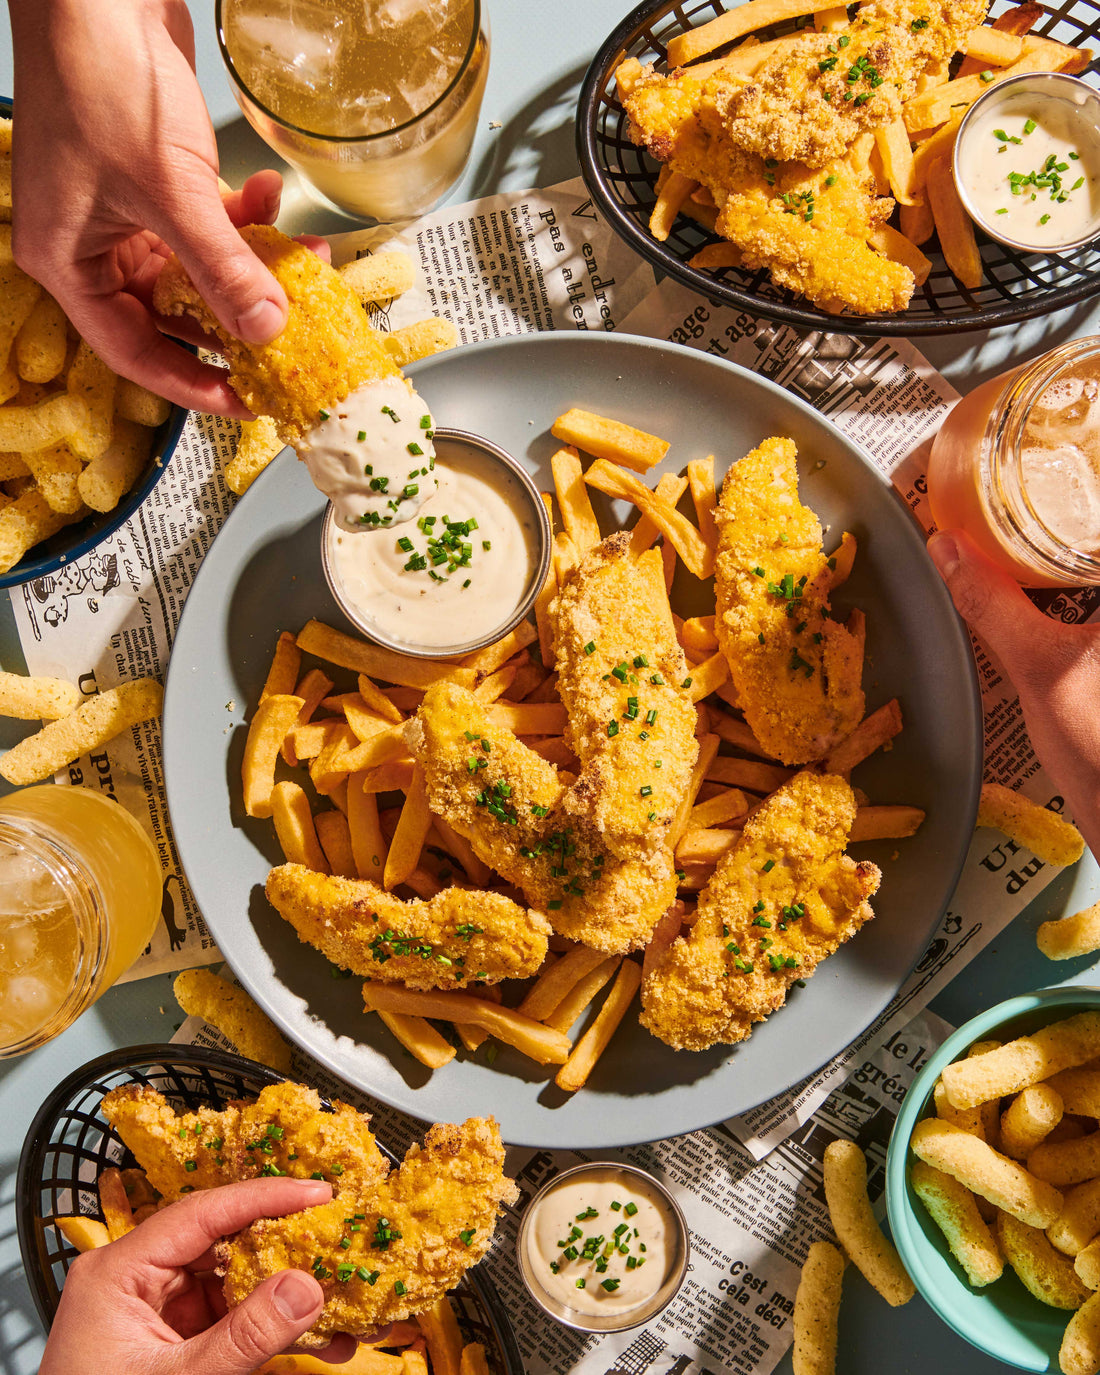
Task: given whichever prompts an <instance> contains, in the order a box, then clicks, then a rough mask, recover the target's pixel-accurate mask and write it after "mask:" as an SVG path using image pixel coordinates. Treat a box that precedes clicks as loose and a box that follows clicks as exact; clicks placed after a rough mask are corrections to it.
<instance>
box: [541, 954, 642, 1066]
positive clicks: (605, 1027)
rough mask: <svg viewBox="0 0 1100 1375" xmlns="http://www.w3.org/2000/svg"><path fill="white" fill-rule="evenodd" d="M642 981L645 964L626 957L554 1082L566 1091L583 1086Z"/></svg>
mask: <svg viewBox="0 0 1100 1375" xmlns="http://www.w3.org/2000/svg"><path fill="white" fill-rule="evenodd" d="M641 982H642V967H641V965H640V964H638V963H637V962H636V961H634V960H624V961H623V962H622V964H621V965H620V966H619V972H618V974H617V975H616V976H615V982H614V983H613V984H612V985H611V992H610V993H608V995H607V997H606V998H605V999H604V1004H603V1006H602V1007H601V1008H600V1010H599V1012H598V1013H597V1014H596V1018H595V1021H593V1023H592V1025H591V1026H590V1027H589V1028H588V1030H587V1031H586V1032H585V1033H584V1035H583V1036H582V1037H581V1039H580V1040H579V1041H578V1042H577V1044H576V1045H575V1046H574V1047H573V1050H572V1053H571V1054H570V1055H569V1058H568V1059H567V1061H566V1062H565V1064H564V1065H562V1067H561V1069H560V1070H558V1072H557V1074H556V1075H555V1076H554V1083H555V1084H557V1086H558V1088H559V1089H563V1090H564V1091H565V1092H566V1093H576V1091H577V1090H578V1089H582V1088H584V1086H585V1084H586V1083H587V1082H588V1077H589V1075H590V1074H591V1073H592V1071H593V1070H594V1069H595V1067H596V1061H597V1060H598V1059H599V1058H600V1056H601V1055H602V1054H603V1053H604V1051H605V1050H606V1049H607V1043H608V1042H609V1041H610V1040H611V1037H612V1036H613V1035H614V1034H615V1031H616V1029H617V1027H618V1025H619V1023H620V1022H621V1021H622V1019H623V1018H624V1017H625V1016H626V1012H627V1008H628V1007H629V1006H630V1004H631V1003H632V1002H633V1001H634V995H635V994H636V993H637V991H638V988H639V986H640V984H641Z"/></svg>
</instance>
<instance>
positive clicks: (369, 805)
mask: <svg viewBox="0 0 1100 1375" xmlns="http://www.w3.org/2000/svg"><path fill="white" fill-rule="evenodd" d="M363 783H364V777H363V775H362V774H361V773H353V774H352V775H351V777H350V779H349V780H348V831H349V832H350V835H351V853H352V857H353V858H354V860H355V871H356V873H357V874H358V875H359V877H360V878H369V879H370V880H371V881H372V882H374V883H378V881H379V880H380V878H381V877H382V874H383V873H384V872H385V867H386V856H387V854H388V852H389V846H388V845H387V844H386V838H385V836H383V834H382V827H381V824H380V822H379V819H378V798H377V796H376V795H375V794H374V793H373V792H367V791H366V790H365V788H364V787H363Z"/></svg>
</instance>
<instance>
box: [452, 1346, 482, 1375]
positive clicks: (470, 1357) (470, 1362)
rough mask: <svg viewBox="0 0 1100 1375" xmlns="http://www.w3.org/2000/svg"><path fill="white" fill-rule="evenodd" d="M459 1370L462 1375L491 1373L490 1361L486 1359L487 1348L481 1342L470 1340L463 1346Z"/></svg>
mask: <svg viewBox="0 0 1100 1375" xmlns="http://www.w3.org/2000/svg"><path fill="white" fill-rule="evenodd" d="M459 1372H460V1375H489V1363H488V1361H487V1360H486V1359H485V1348H484V1347H483V1346H482V1345H481V1343H480V1342H468V1343H467V1344H466V1345H465V1346H464V1347H463V1348H462V1359H461V1360H460V1362H459Z"/></svg>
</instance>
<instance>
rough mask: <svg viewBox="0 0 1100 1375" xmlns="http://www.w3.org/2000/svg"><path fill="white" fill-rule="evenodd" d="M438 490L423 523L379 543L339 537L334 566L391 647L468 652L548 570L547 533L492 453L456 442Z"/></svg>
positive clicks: (343, 587) (447, 452)
mask: <svg viewBox="0 0 1100 1375" xmlns="http://www.w3.org/2000/svg"><path fill="white" fill-rule="evenodd" d="M432 478H433V481H434V480H438V484H439V485H438V490H437V491H435V492H434V493H433V494H432V495H431V496H430V497H429V498H428V499H427V500H426V501H425V502H424V504H423V505H422V507H421V508H420V511H419V513H418V515H417V518H416V520H415V521H412V520H409V521H406V523H405V524H403V525H402V526H400V528H398V529H396V530H390V529H388V528H386V529H380V530H378V532H377V533H376V534H375V535H374V536H373V537H372V538H371V539H362V538H360V537H359V536H358V535H352V534H349V533H345V532H344V531H342V530H338V529H335V528H334V529H333V530H332V532H331V534H330V537H329V549H328V552H329V560H330V567H331V569H332V572H333V574H334V576H335V580H336V584H337V586H338V587H339V589H340V591H341V593H342V596H343V598H344V600H345V601H346V602H348V603H349V605H350V606H352V607H353V608H355V609H356V610H357V612H358V613H359V619H360V620H361V621H362V622H364V624H366V625H368V626H373V627H375V628H376V629H377V630H378V632H379V633H380V634H381V635H383V636H385V638H386V639H388V640H396V641H399V642H400V643H402V644H407V645H410V646H415V647H417V648H436V649H447V648H450V647H452V646H462V645H466V644H469V643H470V642H471V641H474V640H478V639H481V638H483V637H484V636H486V635H488V634H490V633H491V632H492V631H494V630H496V629H497V628H498V627H500V626H503V625H504V624H506V622H507V621H508V620H509V618H510V617H511V616H512V614H513V612H514V611H515V610H516V608H517V607H518V606H519V604H520V602H521V601H522V600H523V598H524V595H525V594H526V592H527V591H528V589H529V586H530V582H531V578H532V575H533V572H534V570H535V568H536V567H537V565H538V561H539V543H538V530H537V527H536V522H535V514H534V512H533V511H532V509H531V503H530V499H529V497H528V494H527V492H526V490H525V488H524V487H523V486H522V484H521V483H520V481H519V479H518V478H517V477H515V476H514V474H513V473H511V472H510V471H509V469H508V468H507V467H506V466H505V464H503V463H501V462H499V461H498V460H496V459H494V458H492V457H491V456H490V455H489V454H487V453H485V452H484V451H483V450H481V449H479V448H476V447H475V446H473V445H470V444H466V443H463V442H462V441H459V440H451V439H448V440H447V441H446V442H445V444H441V448H440V451H439V453H438V454H437V456H436V460H435V468H434V470H433V472H432Z"/></svg>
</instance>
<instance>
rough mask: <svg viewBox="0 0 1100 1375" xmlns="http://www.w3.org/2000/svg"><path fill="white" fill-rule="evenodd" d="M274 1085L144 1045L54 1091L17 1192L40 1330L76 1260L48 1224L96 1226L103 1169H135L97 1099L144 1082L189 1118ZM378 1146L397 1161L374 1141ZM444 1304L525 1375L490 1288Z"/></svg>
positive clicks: (222, 1062)
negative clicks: (71, 1220)
mask: <svg viewBox="0 0 1100 1375" xmlns="http://www.w3.org/2000/svg"><path fill="white" fill-rule="evenodd" d="M281 1081H282V1075H279V1074H276V1073H275V1072H274V1070H270V1069H268V1068H266V1066H264V1065H259V1064H257V1063H256V1062H255V1061H253V1060H245V1059H242V1058H241V1057H240V1056H237V1055H229V1054H226V1053H225V1052H223V1051H218V1050H207V1049H204V1048H203V1047H201V1046H180V1045H148V1046H132V1047H129V1048H127V1049H125V1050H118V1051H112V1052H111V1053H110V1054H109V1055H101V1056H100V1057H99V1058H98V1059H96V1060H90V1061H89V1062H88V1063H87V1064H86V1065H83V1066H82V1067H81V1068H80V1069H78V1070H75V1071H74V1072H73V1073H72V1074H70V1075H69V1077H68V1078H67V1079H65V1080H63V1081H62V1083H60V1084H58V1086H57V1088H56V1089H54V1091H53V1092H52V1093H51V1094H50V1096H49V1097H48V1098H47V1099H46V1101H45V1102H44V1103H43V1104H42V1107H41V1108H40V1109H39V1111H38V1115H37V1116H36V1117H35V1119H34V1121H33V1122H32V1123H31V1126H30V1130H29V1131H28V1132H27V1138H26V1140H25V1141H24V1143H23V1150H22V1152H21V1154H20V1157H19V1174H18V1179H17V1185H16V1199H17V1203H16V1212H17V1222H18V1228H19V1249H20V1251H21V1253H22V1256H23V1266H24V1269H25V1271H26V1275H27V1283H28V1285H29V1286H30V1290H31V1294H32V1296H33V1298H34V1303H35V1307H36V1308H37V1310H38V1316H39V1317H40V1318H41V1320H42V1324H43V1326H44V1327H46V1328H47V1329H48V1328H49V1326H50V1324H51V1323H52V1322H53V1318H54V1314H55V1313H56V1312H57V1305H58V1302H59V1300H60V1298H61V1288H62V1286H63V1284H64V1283H65V1275H66V1273H67V1272H68V1269H69V1266H70V1265H71V1264H72V1262H73V1261H74V1260H75V1259H76V1256H77V1254H78V1253H77V1251H76V1249H75V1248H74V1247H73V1246H71V1245H70V1244H69V1243H68V1242H67V1241H66V1240H65V1238H64V1237H63V1236H62V1235H61V1233H60V1232H59V1231H58V1230H57V1228H56V1227H55V1226H54V1225H53V1221H52V1219H53V1218H55V1217H65V1216H71V1215H73V1214H75V1213H82V1214H84V1215H85V1216H87V1217H94V1218H99V1219H100V1220H102V1216H103V1215H102V1213H101V1211H100V1207H99V1192H98V1189H97V1188H96V1180H97V1179H98V1178H99V1174H100V1172H101V1171H102V1170H104V1169H106V1168H108V1167H109V1166H112V1165H114V1166H118V1167H119V1168H122V1169H126V1168H127V1167H130V1166H134V1165H136V1164H137V1161H136V1160H135V1159H134V1157H133V1156H132V1155H131V1154H130V1152H129V1151H128V1150H127V1149H126V1148H125V1146H123V1144H122V1142H121V1141H120V1140H119V1138H118V1137H117V1136H116V1135H115V1134H114V1132H113V1131H112V1129H111V1127H110V1125H109V1123H108V1122H107V1119H106V1118H105V1117H104V1116H103V1114H102V1111H101V1105H102V1102H103V1098H104V1095H105V1094H107V1093H108V1092H109V1091H110V1090H111V1089H114V1088H119V1087H120V1086H121V1085H123V1084H146V1085H148V1086H149V1087H150V1088H154V1089H156V1090H157V1091H158V1092H160V1093H162V1094H164V1096H165V1098H167V1099H168V1100H169V1102H171V1103H172V1104H173V1106H174V1107H175V1108H176V1109H177V1110H178V1111H187V1112H193V1111H195V1110H196V1109H197V1108H200V1107H211V1108H215V1109H220V1108H223V1107H225V1106H226V1104H228V1103H230V1102H232V1101H233V1100H234V1099H238V1098H254V1097H255V1096H256V1094H257V1093H259V1091H260V1090H261V1089H262V1088H263V1087H264V1086H265V1085H267V1084H277V1083H280V1082H281ZM326 1106H327V1104H326ZM378 1146H379V1149H380V1150H381V1151H382V1152H383V1154H385V1155H386V1156H387V1157H388V1159H389V1160H391V1161H392V1162H393V1163H394V1164H396V1163H397V1158H396V1157H395V1156H394V1155H393V1153H392V1152H391V1151H388V1150H387V1149H386V1147H385V1146H383V1145H382V1143H381V1142H379V1143H378ZM451 1299H452V1300H453V1302H454V1305H455V1310H456V1313H457V1316H458V1322H459V1326H460V1328H461V1329H462V1335H463V1338H464V1339H465V1340H466V1341H468V1342H481V1343H482V1345H483V1346H484V1347H485V1355H486V1359H487V1360H488V1363H489V1369H490V1371H491V1372H492V1375H524V1369H523V1360H522V1357H521V1356H520V1352H519V1347H518V1345H517V1343H516V1338H515V1334H514V1332H513V1331H512V1325H511V1322H510V1321H509V1318H508V1315H507V1313H506V1312H505V1310H504V1306H503V1304H502V1303H501V1301H500V1298H499V1296H498V1295H497V1292H496V1290H495V1288H494V1287H493V1285H492V1282H491V1281H490V1280H489V1279H488V1278H487V1277H484V1276H482V1275H480V1274H478V1273H477V1272H476V1271H470V1272H469V1273H468V1274H467V1275H466V1277H465V1278H464V1279H463V1281H462V1283H461V1284H459V1285H458V1287H457V1288H456V1289H454V1290H453V1291H452V1293H451Z"/></svg>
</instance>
